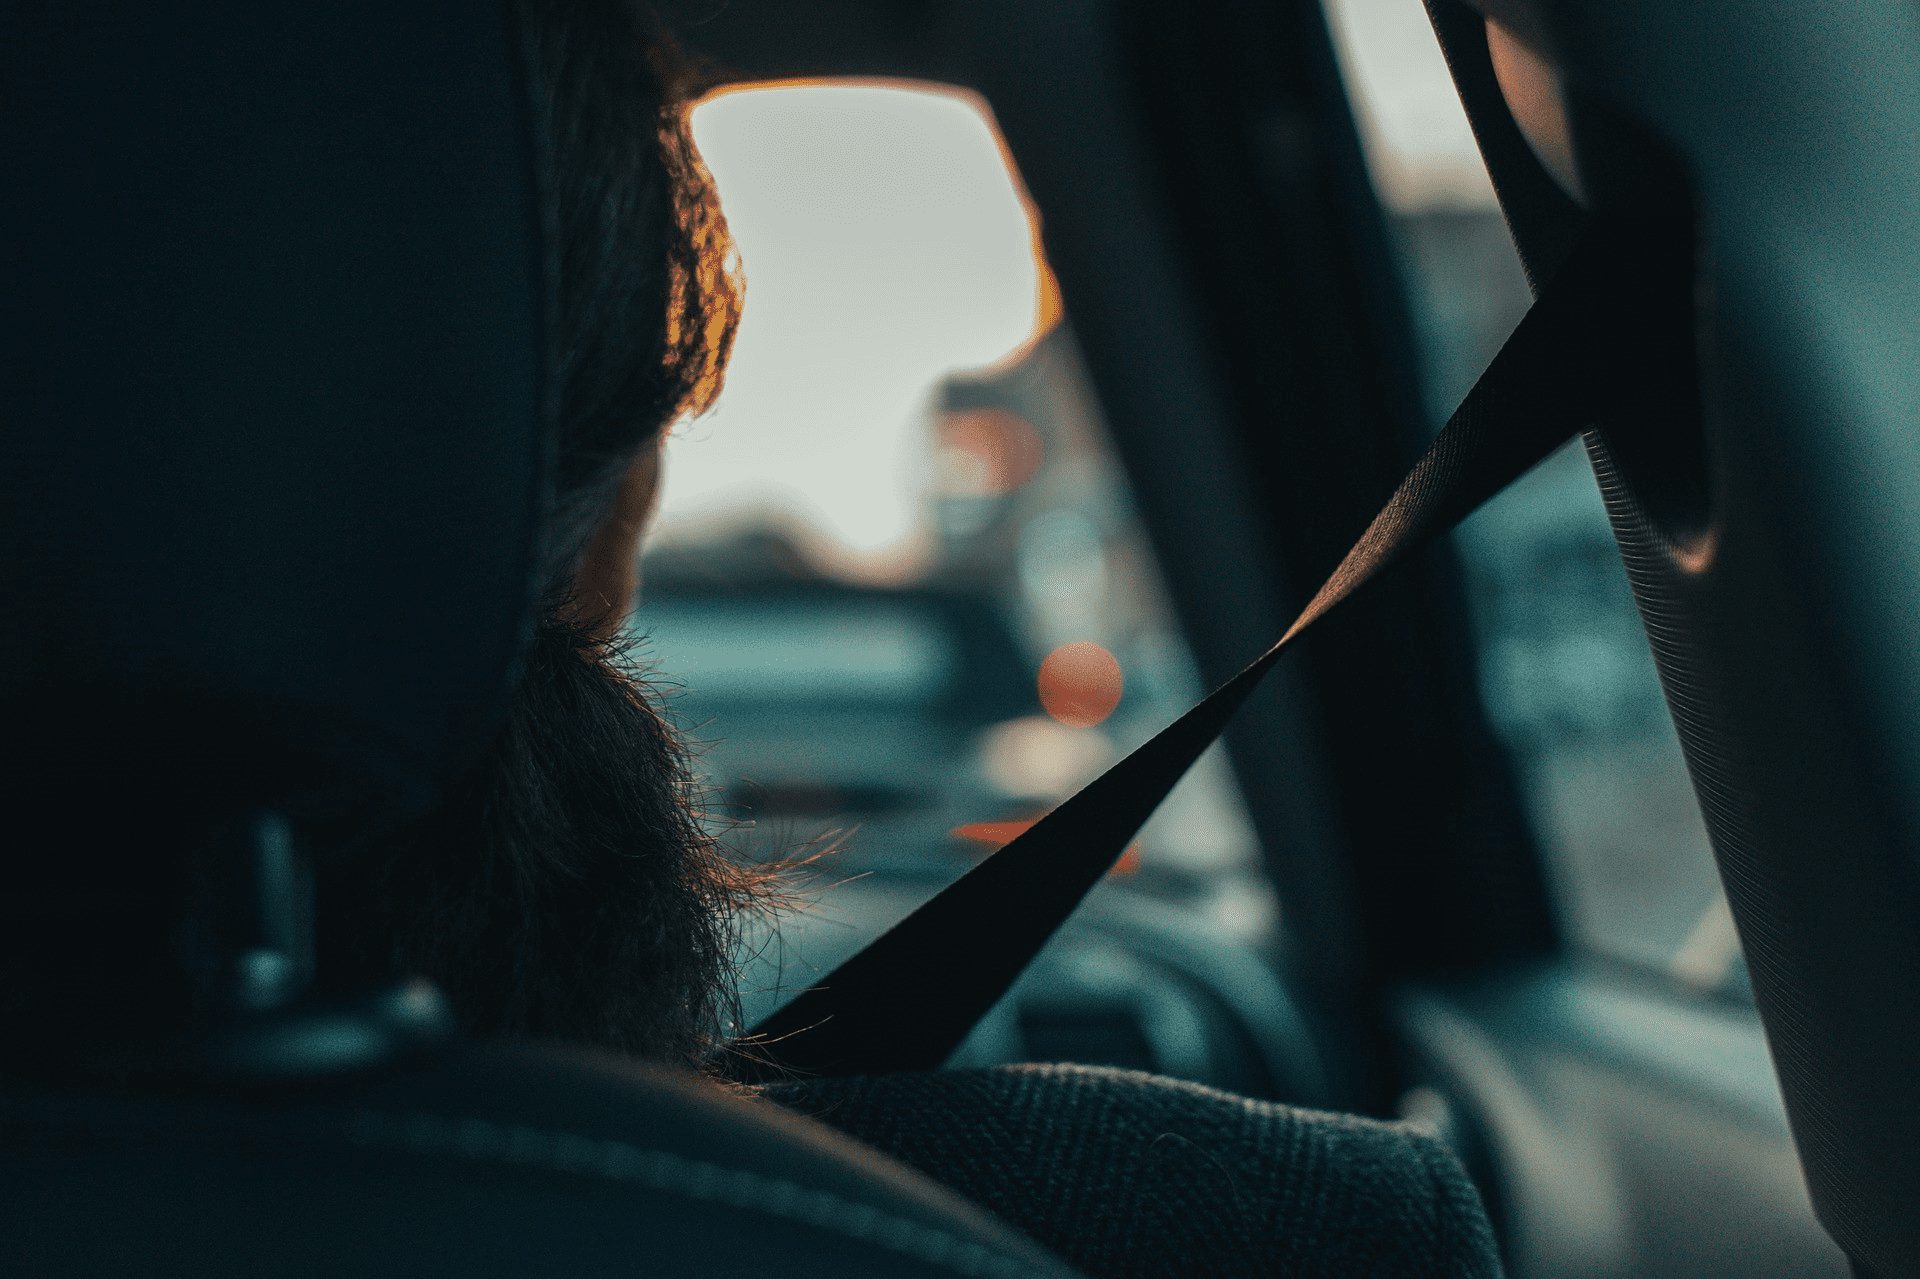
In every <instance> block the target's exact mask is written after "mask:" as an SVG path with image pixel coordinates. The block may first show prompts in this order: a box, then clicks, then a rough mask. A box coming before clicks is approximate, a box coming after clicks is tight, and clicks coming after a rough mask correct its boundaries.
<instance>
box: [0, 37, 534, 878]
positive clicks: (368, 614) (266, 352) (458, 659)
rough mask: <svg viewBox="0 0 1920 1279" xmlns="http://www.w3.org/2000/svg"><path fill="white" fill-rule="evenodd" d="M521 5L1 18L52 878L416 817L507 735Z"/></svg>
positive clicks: (16, 535)
mask: <svg viewBox="0 0 1920 1279" xmlns="http://www.w3.org/2000/svg"><path fill="white" fill-rule="evenodd" d="M503 9H504V6H499V5H471V4H462V3H458V2H457V0H414V2H411V3H407V4H390V3H355V2H349V3H341V4H326V5H259V4H240V3H223V4H213V5H196V6H190V7H188V8H186V9H180V8H178V7H175V6H162V7H153V6H140V5H129V6H117V7H115V8H113V9H111V10H108V11H93V10H89V11H88V13H87V14H86V16H85V17H84V18H83V17H81V16H80V15H79V14H77V13H69V12H67V11H66V10H65V9H64V8H62V7H60V6H36V5H26V6H17V7H14V8H13V10H12V12H11V13H10V14H9V15H8V16H7V17H5V18H0V24H4V25H6V26H12V27H15V28H16V30H15V31H14V32H12V33H11V34H9V35H8V36H7V38H5V39H0V48H4V49H5V50H6V52H5V53H4V54H0V58H4V59H5V60H6V61H8V62H10V63H12V65H10V66H6V67H5V69H4V71H3V72H0V81H4V83H5V84H6V85H7V86H8V88H7V89H6V91H5V92H6V97H7V98H8V99H10V100H9V101H7V103H6V107H5V119H6V125H5V133H6V137H7V143H8V145H7V151H6V169H7V188H8V192H9V197H8V198H7V200H6V201H5V203H4V209H5V212H4V214H0V218H4V222H3V223H0V226H4V233H3V234H4V239H5V242H6V243H7V244H8V246H9V247H10V249H11V250H12V257H13V263H12V269H11V271H10V274H9V279H8V289H7V293H8V298H7V310H8V313H9V318H10V320H11V321H12V323H11V325H10V326H9V327H10V332H9V333H8V335H7V337H6V358H5V360H4V361H0V422H3V423H4V429H3V430H0V528H3V529H4V530H5V533H4V542H3V543H0V598H4V600H5V607H4V609H0V707H4V713H0V734H4V735H5V737H6V738H10V739H12V740H10V741H7V743H6V750H7V753H8V754H9V756H18V757H20V758H21V759H23V760H24V761H26V762H27V764H28V765H29V767H28V769H27V771H26V773H25V775H24V777H22V776H20V775H16V776H15V777H14V778H13V779H12V782H11V784H10V785H9V787H8V789H10V790H13V791H16V792H17V794H15V795H14V796H12V797H11V798H12V799H13V800H14V803H13V804H12V805H11V811H10V817H11V819H12V820H13V821H14V822H16V823H22V822H28V821H31V820H32V819H33V817H34V816H35V814H33V813H32V812H31V811H26V810H31V809H32V808H34V807H44V806H46V805H48V804H52V803H55V802H58V803H59V804H60V805H62V808H61V810H60V811H59V812H57V813H51V814H49V813H41V814H38V816H42V817H45V816H53V817H56V818H57V819H58V821H59V825H58V826H57V827H56V828H55V829H56V830H58V831H59V833H60V835H61V838H60V840H59V843H58V844H57V845H53V846H49V849H48V852H49V854H50V855H51V854H52V853H54V852H56V851H58V852H59V855H62V856H66V855H74V854H77V851H78V850H77V848H76V844H84V843H86V842H89V841H90V840H91V839H92V838H93V834H94V833H95V832H96V831H97V830H98V826H97V823H102V822H110V821H112V820H114V819H115V818H117V817H122V816H125V815H127V810H128V809H129V808H136V809H143V810H144V811H143V812H142V813H141V814H140V820H141V821H142V822H143V823H144V824H145V825H146V828H147V829H148V830H150V831H151V832H152V834H153V836H154V837H155V838H159V839H164V838H166V837H167V835H168V833H169V831H170V830H171V829H173V828H175V827H177V826H180V823H182V822H184V823H185V824H186V825H188V826H190V825H193V824H194V823H196V822H199V821H202V820H218V819H220V818H221V817H222V816H223V815H225V814H228V813H233V812H241V811H245V810H248V809H255V808H261V807H270V808H274V809H276V810H278V811H283V812H284V811H293V812H295V813H308V812H310V813H313V814H316V815H322V816H328V815H338V813H339V811H341V809H342V806H343V805H348V804H352V805H364V804H365V803H367V802H368V801H369V799H377V801H378V805H379V806H381V807H386V808H391V809H394V810H396V811H398V810H404V809H407V808H417V807H419V806H421V805H422V804H424V803H426V802H428V801H429V800H430V799H431V797H432V795H433V793H434V790H435V787H436V786H437V785H438V784H439V783H440V782H441V781H442V780H443V779H444V778H445V777H446V776H447V775H448V773H449V771H450V770H451V769H453V768H454V767H456V766H457V764H458V763H459V760H460V757H461V754H462V752H463V751H465V750H468V749H470V748H471V746H472V745H473V744H474V743H475V741H476V739H477V738H478V737H479V736H480V733H479V730H482V729H484V727H485V726H486V724H487V723H488V722H489V719H490V717H491V716H492V715H493V714H494V713H495V712H496V709H497V707H498V705H499V703H500V702H501V700H502V698H503V695H504V693H505V691H506V689H507V687H508V683H509V676H510V668H511V667H512V664H513V662H514V658H515V653H516V649H517V644H518V641H519V638H520V637H521V635H522V634H523V633H524V628H525V627H526V625H527V619H528V615H529V603H530V596H531V562H532V557H533V552H534V547H533V542H534V537H535V527H536V520H535V516H536V512H537V508H538V503H539V500H540V499H539V493H538V484H539V479H540V474H541V471H542V467H541V466H540V462H539V459H540V453H541V447H540V441H541V432H540V417H541V414H540V404H541V394H542V392H541V376H540V372H541V346H540V324H541V319H542V315H543V312H544V303H543V300H542V296H543V294H542V291H543V284H542V271H541V269H540V265H541V264H540V260H539V249H538V245H539V243H540V240H539V235H538V226H537V212H536V210H537V207H538V201H537V199H536V194H535V190H534V186H533V181H534V179H533V172H534V166H533V164H532V160H531V154H530V138H531V130H530V129H529V128H528V127H527V123H526V114H527V113H526V112H525V111H523V110H522V103H521V96H522V89H521V84H520V80H519V76H518V71H517V60H516V57H515V54H514V42H513V39H512V34H511V32H510V31H509V30H508V21H507V16H506V14H505V13H504V12H503ZM75 787H77V790H76V789H75ZM176 802H177V803H180V804H183V805H185V808H184V809H183V810H182V811H180V812H178V813H169V814H167V815H166V817H165V818H164V819H159V818H160V814H158V813H156V812H155V811H154V810H153V809H152V807H151V805H154V804H159V805H160V806H161V807H162V808H166V807H168V806H170V805H172V804H174V803H176ZM22 805H24V806H26V810H23V808H22ZM76 805H78V807H76ZM175 818H178V819H179V820H178V821H176V820H175ZM183 829H184V828H183ZM60 850H64V851H60Z"/></svg>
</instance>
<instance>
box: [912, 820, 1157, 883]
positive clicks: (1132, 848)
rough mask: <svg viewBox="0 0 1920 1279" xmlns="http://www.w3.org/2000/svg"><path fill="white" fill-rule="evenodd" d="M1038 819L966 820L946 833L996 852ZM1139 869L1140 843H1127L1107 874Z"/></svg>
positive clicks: (1031, 826) (1130, 873) (1132, 871)
mask: <svg viewBox="0 0 1920 1279" xmlns="http://www.w3.org/2000/svg"><path fill="white" fill-rule="evenodd" d="M1039 820H1040V819H1039V818H1038V817H1027V818H1020V819H1015V820H1013V821H1004V822H968V823H967V824H966V825H964V826H955V827H954V828H953V829H952V830H950V831H948V832H947V833H948V834H949V835H951V836H953V837H954V838H955V839H963V840H966V841H967V842H968V843H970V844H982V845H985V846H986V850H987V851H988V852H998V851H999V850H1001V849H1002V848H1005V847H1006V846H1007V845H1008V844H1011V843H1012V842H1013V841H1014V840H1016V839H1018V838H1020V836H1022V835H1024V834H1026V833H1027V832H1028V831H1029V830H1031V829H1032V828H1033V824H1034V823H1035V822H1037V821H1039ZM1139 869H1140V845H1139V843H1138V842H1135V843H1132V844H1128V845H1127V848H1126V851H1125V852H1123V853H1121V854H1120V859H1119V860H1118V861H1116V862H1114V864H1113V869H1112V870H1110V871H1108V872H1107V873H1108V874H1109V875H1132V874H1134V873H1136V872H1137V871H1138V870H1139Z"/></svg>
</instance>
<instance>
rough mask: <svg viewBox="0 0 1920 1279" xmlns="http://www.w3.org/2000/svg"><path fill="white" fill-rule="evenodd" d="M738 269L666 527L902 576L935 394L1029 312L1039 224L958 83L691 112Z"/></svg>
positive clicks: (799, 88)
mask: <svg viewBox="0 0 1920 1279" xmlns="http://www.w3.org/2000/svg"><path fill="white" fill-rule="evenodd" d="M693 129H694V137H695V140H696V141H697V142H698V143H699V146H700V150H701V152H702V154H704V155H705V157H706V160H707V164H708V165H709V167H711V168H712V170H713V175H714V180H715V181H716V183H717V184H718V186H719V189H720V198H721V202H722V204H723V206H724V207H725V209H726V213H727V219H728V221H729V223H730V224H731V225H732V227H733V233H734V236H735V238H736V239H737V241H738V242H739V246H740V253H741V258H742V262H743V265H744V267H745V272H746V279H747V292H746V312H745V316H744V318H743V320H742V323H741V327H740V336H739V341H738V345H737V346H736V347H735V350H734V357H733V364H732V368H731V371H730V373H729V375H728V378H727V386H726V390H725V392H724V394H723V395H722V397H721V399H720V402H719V404H718V405H717V406H716V407H715V409H714V411H713V412H712V413H711V414H710V415H708V416H707V417H706V418H703V419H701V420H700V421H697V422H694V423H691V424H688V425H685V426H682V427H681V428H679V430H678V431H677V432H676V435H675V438H674V439H673V440H672V441H671V442H670V443H669V445H668V454H667V473H666V484H665V499H664V504H663V507H662V510H661V517H660V523H659V526H658V529H657V534H656V535H657V536H658V537H660V538H661V539H662V540H672V539H674V538H676V537H680V538H684V537H701V538H704V537H708V536H712V535H714V534H715V533H716V532H719V531H721V530H723V529H726V528H729V527H733V526H738V525H741V524H764V523H776V524H789V525H790V526H792V527H794V528H795V529H796V531H797V532H799V533H800V535H801V536H802V537H803V538H805V539H806V541H807V542H809V543H810V544H811V545H812V549H813V550H814V551H815V553H816V554H821V555H824V556H827V557H829V558H831V559H832V560H834V561H837V562H838V567H840V568H841V569H842V571H852V572H864V573H865V574H867V575H871V576H876V577H883V578H884V577H887V576H890V575H893V574H895V573H899V572H902V571H905V569H906V568H907V567H909V566H910V565H911V562H912V559H913V558H914V556H915V553H916V550H917V549H918V547H919V546H920V544H921V543H922V542H923V540H924V538H925V536H926V533H927V529H926V527H925V523H924V522H925V519H926V517H927V501H926V497H927V490H928V486H929V484H930V482H931V478H932V465H931V459H932V444H933V441H932V437H931V434H930V432H929V430H928V429H927V427H926V418H925V411H926V408H927V405H928V403H929V400H928V397H929V395H930V394H931V393H932V391H933V389H934V388H935V386H936V385H937V384H938V383H939V381H940V380H941V378H942V377H944V376H945V375H946V374H948V373H949V372H951V371H953V370H955V369H959V368H970V367H977V366H981V365H987V364H992V363H994V362H996V361H998V360H1000V359H1003V358H1004V357H1006V356H1007V355H1008V354H1010V353H1012V352H1013V351H1015V350H1017V349H1018V348H1020V347H1021V346H1022V345H1023V344H1024V343H1025V342H1026V341H1027V340H1028V339H1029V338H1030V337H1031V336H1032V335H1033V332H1034V329H1035V326H1036V323H1037V320H1038V314H1039V305H1040V301H1039V299H1040V281H1039V278H1038V274H1037V271H1038V268H1037V266H1036V263H1035V258H1034V249H1033V245H1034V240H1033V231H1032V225H1031V222H1030V220H1029V216H1028V212H1027V209H1026V206H1025V204H1024V203H1023V200H1022V197H1021V194H1020V192H1019V191H1018V189H1017V188H1016V186H1015V183H1014V180H1013V178H1012V176H1011V175H1010V173H1009V172H1008V169H1007V165H1006V162H1005V160H1004V159H1003V152H1002V150H1001V146H1000V142H999V138H998V134H997V132H996V130H995V129H994V126H993V125H992V123H991V122H990V121H989V119H988V118H987V117H986V116H985V115H984V114H983V113H982V111H981V110H980V108H978V107H977V106H976V105H975V104H974V102H973V101H972V100H971V99H969V98H967V97H965V96H963V95H960V94H958V93H949V92H943V91H929V90H921V89H904V88H895V87H884V86H879V85H870V84H869V85H831V86H818V85H795V86H781V87H774V88H761V89H749V90H740V91H735V92H730V93H723V94H721V95H720V96H718V97H715V98H713V99H711V100H709V101H707V102H705V103H702V104H701V105H700V106H699V107H697V108H696V109H695V111H694V114H693Z"/></svg>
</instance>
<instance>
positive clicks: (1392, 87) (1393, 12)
mask: <svg viewBox="0 0 1920 1279" xmlns="http://www.w3.org/2000/svg"><path fill="white" fill-rule="evenodd" d="M1326 5H1327V17H1328V19H1329V21H1330V22H1331V25H1332V27H1333V34H1334V43H1335V45H1336V46H1337V47H1338V49H1339V52H1340V63H1341V67H1342V69H1343V70H1344V71H1345V73H1346V75H1347V79H1348V82H1349V84H1351V85H1352V87H1353V93H1354V98H1355V100H1356V105H1357V107H1358V114H1359V117H1360V130H1361V133H1362V135H1363V136H1364V137H1365V138H1366V143H1367V160H1368V163H1369V166H1370V167H1371V168H1372V170H1373V180H1374V184H1375V185H1376V186H1377V187H1378V188H1379V190H1380V195H1381V198H1382V199H1384V200H1385V201H1386V203H1387V204H1388V205H1390V206H1392V207H1394V208H1398V209H1406V210H1411V209H1419V208H1431V207H1434V206H1436V205H1438V206H1465V207H1469V208H1472V207H1485V206H1488V205H1491V204H1492V203H1493V187H1492V185H1491V184H1490V183H1489V182H1488V181H1487V171H1486V166H1485V165H1484V164H1482V163H1481V160H1480V151H1479V148H1478V147H1476V146H1475V145H1474V141H1473V130H1472V128H1470V127H1469V126H1468V124H1467V115H1466V112H1465V111H1464V110H1462V109H1461V106H1460V96H1459V94H1457V93H1456V92H1455V91H1454V87H1453V79H1452V77H1451V76H1450V75H1449V74H1448V73H1447V63H1446V59H1445V58H1444V57H1442V56H1441V53H1440V45H1439V42H1438V41H1436V40H1435V39H1434V36H1433V26H1432V24H1431V23H1429V22H1428V21H1427V13H1426V7H1425V6H1424V5H1422V4H1421V3H1420V0H1326Z"/></svg>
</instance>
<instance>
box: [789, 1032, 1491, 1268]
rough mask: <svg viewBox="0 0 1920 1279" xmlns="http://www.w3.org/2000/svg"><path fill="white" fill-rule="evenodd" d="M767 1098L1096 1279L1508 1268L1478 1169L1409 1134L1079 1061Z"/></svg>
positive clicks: (907, 1077) (798, 1088) (842, 1083)
mask: <svg viewBox="0 0 1920 1279" xmlns="http://www.w3.org/2000/svg"><path fill="white" fill-rule="evenodd" d="M763 1093H764V1095H765V1096H767V1097H768V1098H769V1099H771V1100H774V1101H776V1102H778V1103H779V1104H781V1105H783V1106H786V1107H789V1108H791V1109H793V1110H796V1111H799V1112H801V1113H803V1114H806V1115H809V1116H811V1117H813V1118H815V1119H817V1120H820V1121H821V1122H823V1123H826V1124H828V1125H830V1126H832V1127H834V1128H838V1129H839V1130H840V1131H841V1132H843V1133H846V1134H847V1135H849V1136H851V1137H854V1138H856V1139H857V1140H859V1141H862V1142H864V1143H866V1144H867V1145H869V1146H872V1147H874V1148H875V1149H877V1150H880V1151H882V1152H884V1153H886V1154H888V1155H891V1156H893V1157H894V1158H896V1159H899V1160H900V1161H901V1162H903V1163H905V1164H907V1165H909V1166H910V1167H914V1168H917V1169H919V1170H920V1171H921V1172H924V1173H926V1174H927V1175H928V1176H930V1177H932V1178H934V1179H935V1180H937V1181H940V1182H943V1183H944V1184H946V1185H947V1186H948V1187H950V1188H951V1189H953V1190H955V1191H957V1192H959V1193H960V1194H962V1195H965V1196H966V1197H968V1198H969V1199H972V1200H973V1201H974V1202H976V1203H978V1204H980V1205H981V1206H982V1207H984V1208H986V1209H988V1210H989V1211H991V1212H993V1213H994V1214H995V1215H997V1216H999V1217H1000V1218H1001V1219H1003V1220H1004V1221H1006V1222H1008V1223H1009V1224H1010V1225H1013V1226H1014V1227H1016V1228H1018V1229H1019V1230H1021V1231H1024V1232H1025V1233H1026V1234H1027V1235H1029V1236H1030V1237H1032V1238H1033V1239H1034V1240H1036V1241H1037V1242H1039V1243H1040V1244H1042V1245H1043V1246H1045V1247H1047V1248H1049V1249H1050V1250H1052V1251H1053V1252H1054V1253H1055V1254H1057V1255H1058V1256H1060V1257H1061V1258H1063V1259H1064V1260H1065V1261H1066V1262H1067V1263H1068V1264H1069V1265H1072V1266H1074V1267H1076V1268H1077V1269H1079V1270H1080V1271H1082V1272H1083V1273H1085V1274H1086V1275H1088V1276H1089V1277H1090V1279H1136V1277H1137V1279H1149V1277H1152V1279H1180V1277H1182V1276H1194V1277H1195V1279H1240V1277H1241V1276H1245V1277H1246V1279H1253V1277H1254V1276H1260V1277H1262V1279H1271V1277H1272V1276H1290V1277H1292V1276H1299V1277H1301V1279H1305V1277H1307V1276H1323V1275H1324V1276H1328V1277H1329V1279H1333V1277H1334V1276H1339V1277H1340V1279H1356V1277H1357V1276H1373V1275H1379V1276H1434V1277H1435V1279H1440V1277H1442V1276H1444V1277H1446V1279H1482V1277H1487V1279H1491V1277H1493V1276H1497V1275H1499V1273H1500V1263H1499V1259H1498V1256H1497V1254H1496V1252H1495V1248H1494V1240H1493V1233H1492V1229H1491V1227H1490V1226H1489V1225H1488V1222H1487V1218H1486V1215H1485V1213H1484V1211H1483V1210H1482V1208H1481V1204H1480V1199H1479V1196H1478V1194H1477V1192H1476V1191H1475V1190H1474V1188H1473V1185H1472V1183H1471V1182H1469V1181H1468V1180H1467V1176H1466V1173H1465V1171H1464V1170H1463V1169H1462V1168H1461V1166H1460V1164H1459V1162H1458V1161H1457V1160H1456V1159H1455V1158H1454V1157H1453V1155H1452V1154H1451V1153H1450V1152H1449V1151H1448V1150H1447V1149H1446V1148H1445V1147H1444V1146H1443V1145H1442V1144H1441V1143H1440V1142H1439V1141H1437V1140H1435V1139H1434V1138H1432V1137H1428V1136H1426V1135H1424V1134H1421V1133H1419V1132H1416V1131H1414V1130H1412V1129H1410V1128H1408V1127H1406V1126H1404V1125H1396V1124H1387V1123H1381V1122H1378V1121H1375V1120H1369V1119H1361V1118H1358V1117H1355V1116H1349V1115H1334V1114H1324V1113H1319V1112H1314V1111H1306V1110H1298V1109H1294V1108H1292V1107H1288V1106H1282V1105H1278V1104H1275V1103H1270V1102H1262V1101H1253V1100H1249V1099H1247V1098H1243V1097H1236V1096H1233V1095H1231V1094H1228V1093H1223V1092H1219V1091H1216V1090H1214V1089H1210V1088H1205V1087H1201V1086H1199V1085H1196V1084H1188V1083H1182V1082H1177V1081H1174V1080H1168V1079H1159V1078H1155V1077H1153V1076H1150V1075H1144V1074H1139V1073H1135V1072H1131V1071H1119V1070H1110V1069H1101V1068H1093V1067H1083V1066H1011V1067H998V1068H994V1069H988V1070H960V1071H946V1072H938V1073H931V1074H900V1075H887V1076H875V1077H869V1078H853V1079H819V1080H809V1081H803V1082H790V1083H782V1084H774V1085H769V1086H768V1087H766V1088H765V1089H764V1090H763Z"/></svg>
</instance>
